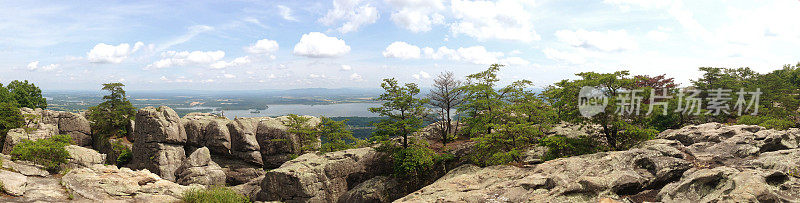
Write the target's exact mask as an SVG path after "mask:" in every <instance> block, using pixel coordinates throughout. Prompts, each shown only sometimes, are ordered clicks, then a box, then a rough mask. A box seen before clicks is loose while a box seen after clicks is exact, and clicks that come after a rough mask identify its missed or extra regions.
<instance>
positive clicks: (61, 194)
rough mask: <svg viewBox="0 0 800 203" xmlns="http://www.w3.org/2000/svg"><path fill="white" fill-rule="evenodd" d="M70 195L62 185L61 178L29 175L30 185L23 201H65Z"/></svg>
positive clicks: (22, 198)
mask: <svg viewBox="0 0 800 203" xmlns="http://www.w3.org/2000/svg"><path fill="white" fill-rule="evenodd" d="M68 200H69V195H68V194H67V191H66V190H64V186H62V185H61V179H57V178H42V177H31V176H29V177H28V186H27V187H26V190H25V194H24V195H23V196H22V197H21V198H20V201H21V202H63V201H68Z"/></svg>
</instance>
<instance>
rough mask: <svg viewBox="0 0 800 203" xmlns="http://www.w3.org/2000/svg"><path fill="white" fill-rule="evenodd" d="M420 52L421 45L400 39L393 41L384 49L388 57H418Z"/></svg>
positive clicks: (384, 53)
mask: <svg viewBox="0 0 800 203" xmlns="http://www.w3.org/2000/svg"><path fill="white" fill-rule="evenodd" d="M419 54H420V49H419V47H417V46H414V45H410V44H408V43H405V42H400V41H396V42H393V43H392V44H390V45H389V46H388V47H386V50H384V51H383V56H384V57H386V58H400V59H416V58H419Z"/></svg>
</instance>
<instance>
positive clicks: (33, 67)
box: [26, 61, 61, 72]
mask: <svg viewBox="0 0 800 203" xmlns="http://www.w3.org/2000/svg"><path fill="white" fill-rule="evenodd" d="M60 66H61V65H60V64H50V65H44V66H39V61H34V62H30V63H28V65H27V66H26V67H27V68H28V70H30V71H37V70H38V71H44V72H47V71H52V70H55V69H57V68H58V67H60Z"/></svg>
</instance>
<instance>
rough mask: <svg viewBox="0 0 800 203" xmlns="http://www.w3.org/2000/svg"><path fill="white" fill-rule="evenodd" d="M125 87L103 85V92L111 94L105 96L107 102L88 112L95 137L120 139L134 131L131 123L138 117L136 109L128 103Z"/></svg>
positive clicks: (91, 108)
mask: <svg viewBox="0 0 800 203" xmlns="http://www.w3.org/2000/svg"><path fill="white" fill-rule="evenodd" d="M123 87H125V85H123V84H122V83H107V84H103V88H102V90H105V91H108V93H109V94H108V95H105V96H103V100H105V101H103V102H102V103H100V104H99V105H97V106H94V107H90V108H89V112H88V117H89V120H90V121H91V122H92V129H93V130H94V134H95V135H99V136H105V137H119V136H125V135H127V134H128V133H129V132H131V131H132V130H133V129H130V123H131V120H132V119H134V118H135V117H136V108H134V107H133V105H132V104H131V102H130V101H128V98H127V97H126V94H125V90H124V89H123Z"/></svg>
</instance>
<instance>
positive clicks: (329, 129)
mask: <svg viewBox="0 0 800 203" xmlns="http://www.w3.org/2000/svg"><path fill="white" fill-rule="evenodd" d="M320 119H321V120H322V122H321V123H320V124H319V126H317V131H318V132H319V135H320V138H322V147H321V149H320V151H321V152H334V151H339V150H345V149H351V148H353V147H355V146H358V145H359V144H361V143H360V141H361V140H359V139H357V138H355V137H353V133H352V132H350V131H349V130H347V129H346V128H345V126H347V124H346V122H347V120H343V121H334V120H333V119H330V118H328V117H324V116H323V117H321V118H320Z"/></svg>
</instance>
